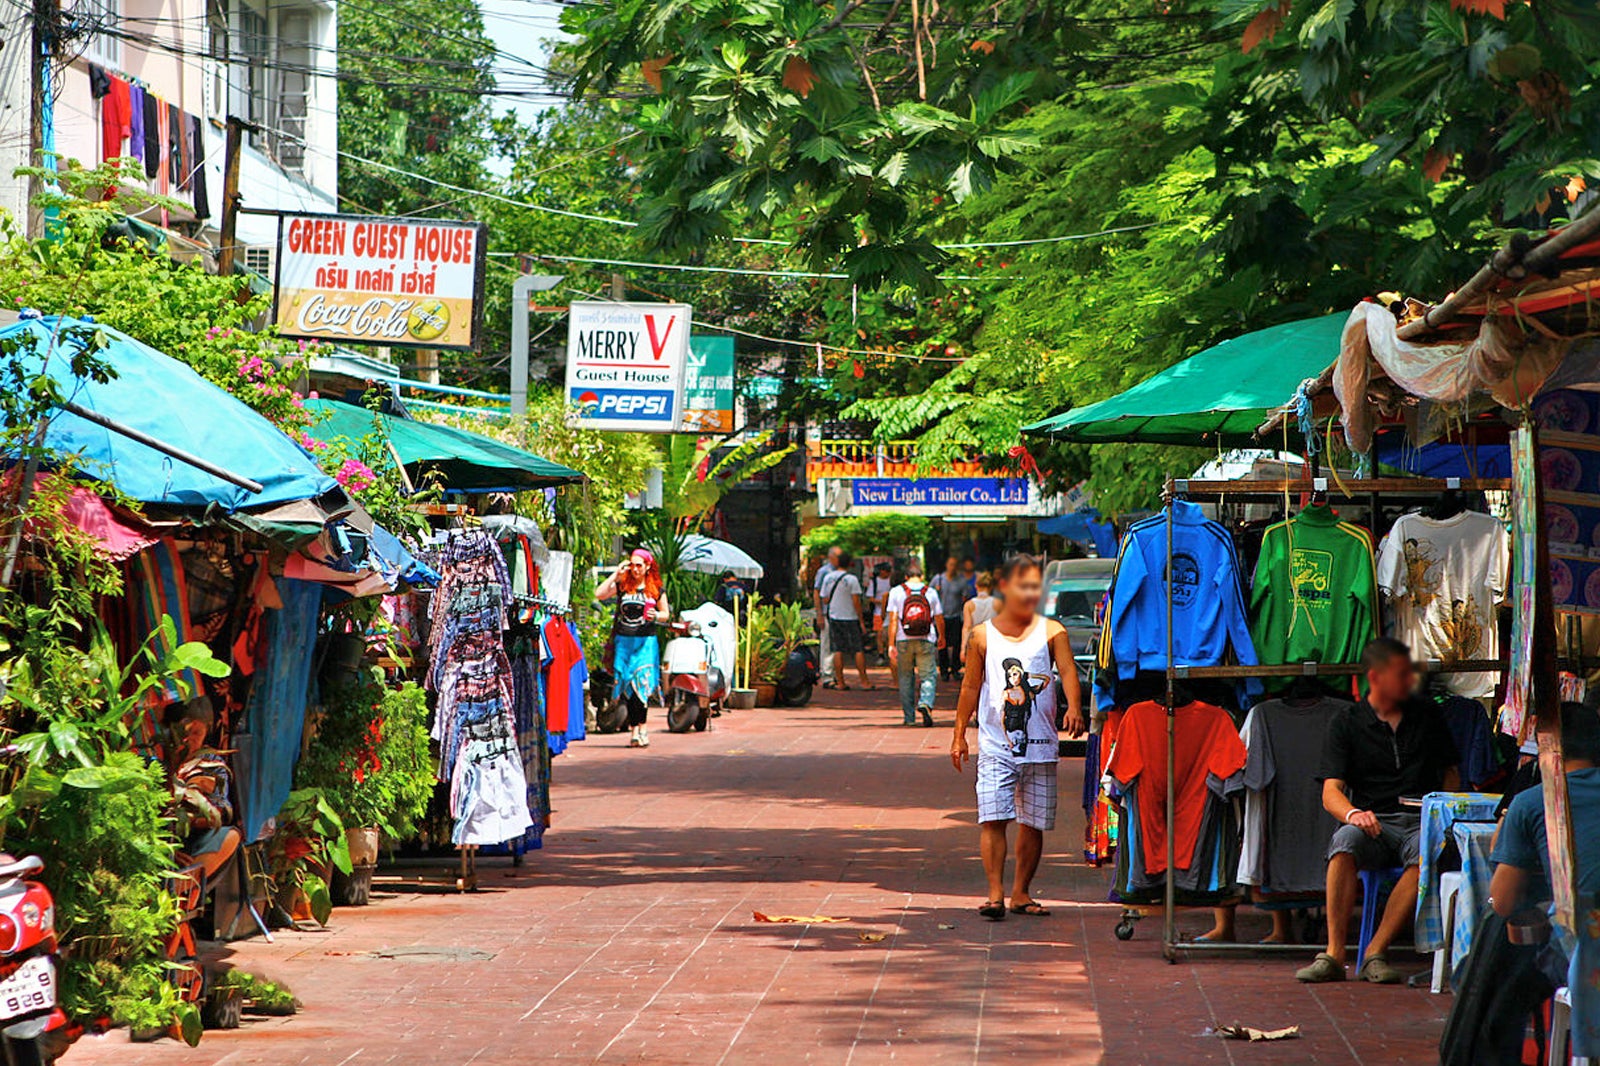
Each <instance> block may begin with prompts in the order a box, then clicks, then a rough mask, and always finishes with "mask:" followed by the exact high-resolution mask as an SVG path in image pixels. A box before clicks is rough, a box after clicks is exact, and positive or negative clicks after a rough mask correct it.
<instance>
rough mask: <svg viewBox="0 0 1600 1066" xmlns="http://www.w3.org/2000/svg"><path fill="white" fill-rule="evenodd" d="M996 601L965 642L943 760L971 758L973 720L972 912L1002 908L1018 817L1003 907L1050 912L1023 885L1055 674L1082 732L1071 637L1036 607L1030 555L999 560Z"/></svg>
mask: <svg viewBox="0 0 1600 1066" xmlns="http://www.w3.org/2000/svg"><path fill="white" fill-rule="evenodd" d="M1000 591H1001V594H1002V596H1003V600H1002V606H1001V607H1000V609H999V610H998V611H997V612H996V614H995V616H994V617H993V618H992V619H991V620H989V621H988V622H986V623H984V624H983V626H981V627H979V628H978V629H976V630H975V631H974V632H973V633H972V636H971V638H970V639H969V641H968V642H967V654H966V675H965V677H964V678H963V679H962V682H961V696H960V699H959V701H958V702H957V704H956V731H955V737H954V739H953V740H952V741H951V744H950V761H951V762H952V763H953V764H955V768H956V770H957V771H958V772H961V771H963V770H965V768H966V763H967V759H968V758H969V757H970V754H969V750H968V747H967V726H968V725H969V724H970V723H971V722H972V719H973V717H974V716H976V717H977V720H978V760H977V762H978V828H979V847H980V850H981V852H982V855H983V871H984V873H985V875H987V877H988V879H989V896H988V899H987V900H986V901H985V903H984V905H983V906H981V907H979V908H978V913H979V914H981V915H982V916H983V917H985V918H988V919H989V920H990V921H996V922H997V921H1000V920H1001V919H1003V918H1005V916H1006V896H1005V865H1006V826H1008V825H1009V824H1010V823H1012V822H1017V823H1018V824H1019V828H1018V829H1017V866H1016V872H1015V874H1014V876H1013V880H1012V884H1011V906H1010V910H1011V913H1012V914H1025V915H1030V916H1042V915H1047V914H1049V913H1050V912H1049V911H1047V910H1046V909H1045V908H1044V907H1042V906H1040V905H1039V904H1038V903H1036V902H1035V901H1034V899H1033V896H1032V895H1030V894H1029V889H1030V887H1031V885H1032V883H1033V875H1034V872H1035V871H1036V870H1038V868H1039V857H1040V856H1041V855H1043V854H1044V831H1045V830H1047V829H1054V828H1055V824H1056V761H1057V759H1058V758H1059V757H1060V750H1061V749H1060V741H1059V740H1058V739H1057V737H1056V692H1057V686H1056V679H1057V678H1065V679H1066V682H1067V683H1066V685H1065V686H1064V688H1065V691H1066V695H1067V713H1066V726H1067V732H1068V734H1069V735H1071V736H1079V735H1080V734H1082V733H1083V703H1082V697H1081V695H1080V693H1079V691H1078V674H1077V667H1076V665H1075V664H1074V662H1073V658H1072V642H1071V640H1070V639H1068V637H1067V631H1066V629H1065V628H1064V627H1063V626H1062V625H1061V623H1059V622H1056V621H1054V620H1052V619H1048V618H1045V617H1043V616H1042V615H1040V614H1039V610H1038V608H1039V598H1040V596H1041V595H1042V594H1043V592H1044V581H1043V574H1042V572H1041V570H1040V568H1039V563H1038V561H1037V560H1035V559H1034V558H1033V557H1032V556H1028V555H1016V556H1012V557H1011V558H1010V559H1008V560H1007V561H1006V563H1005V565H1004V566H1002V567H1001V568H1000Z"/></svg>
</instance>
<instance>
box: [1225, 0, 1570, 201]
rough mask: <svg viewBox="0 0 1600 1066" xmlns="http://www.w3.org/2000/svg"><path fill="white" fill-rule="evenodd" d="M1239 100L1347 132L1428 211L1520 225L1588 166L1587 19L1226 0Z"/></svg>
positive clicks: (1381, 3)
mask: <svg viewBox="0 0 1600 1066" xmlns="http://www.w3.org/2000/svg"><path fill="white" fill-rule="evenodd" d="M1218 11H1219V16H1220V19H1219V21H1220V22H1221V23H1223V24H1225V25H1226V26H1227V28H1229V29H1230V30H1232V31H1233V32H1234V33H1237V34H1238V38H1237V40H1238V44H1239V48H1240V50H1241V52H1243V53H1246V54H1248V56H1249V59H1248V61H1247V62H1243V63H1241V64H1239V65H1238V67H1237V68H1236V73H1235V77H1236V78H1238V79H1240V80H1241V81H1243V82H1244V83H1245V84H1247V85H1248V86H1249V88H1250V89H1252V90H1267V91H1272V89H1271V87H1273V86H1279V87H1281V88H1280V89H1279V90H1278V91H1279V92H1282V93H1295V94H1298V95H1299V96H1300V97H1302V98H1303V99H1304V100H1305V101H1306V102H1307V103H1308V105H1309V106H1310V108H1311V112H1312V114H1313V115H1314V116H1316V117H1317V118H1319V119H1323V120H1332V119H1335V118H1344V119H1346V120H1348V121H1350V122H1352V123H1354V124H1355V125H1356V127H1357V128H1358V129H1359V130H1360V132H1361V134H1362V137H1363V139H1364V140H1365V141H1366V142H1367V143H1368V144H1370V145H1371V147H1372V149H1373V151H1372V152H1371V154H1370V155H1368V156H1367V157H1366V159H1365V160H1364V165H1365V166H1366V167H1367V168H1368V170H1369V172H1375V171H1377V170H1379V169H1381V168H1383V167H1385V166H1387V165H1388V164H1390V163H1391V162H1396V161H1398V162H1402V163H1404V165H1405V166H1406V167H1407V168H1408V169H1409V170H1410V171H1411V172H1412V173H1414V174H1416V175H1417V176H1418V178H1419V179H1421V180H1425V181H1427V182H1429V183H1437V189H1436V198H1437V201H1438V204H1437V207H1438V212H1437V213H1438V214H1439V215H1441V216H1444V217H1446V218H1450V219H1454V220H1477V219H1482V218H1486V217H1487V218H1491V219H1493V220H1495V221H1496V222H1501V223H1507V224H1519V220H1520V224H1534V223H1535V222H1536V221H1542V219H1539V220H1536V219H1535V218H1533V217H1528V216H1547V215H1548V214H1549V213H1550V212H1551V211H1552V209H1555V210H1558V211H1559V210H1560V208H1561V201H1562V196H1561V193H1562V192H1564V191H1567V190H1569V189H1570V191H1571V195H1572V196H1574V197H1576V195H1577V194H1578V193H1579V192H1581V191H1582V189H1583V187H1584V183H1585V180H1586V179H1587V178H1588V177H1592V176H1593V175H1594V173H1595V171H1596V169H1597V165H1596V162H1595V160H1596V155H1597V149H1600V141H1597V140H1596V136H1595V133H1594V131H1595V129H1596V123H1597V121H1600V91H1597V84H1596V68H1595V65H1594V57H1595V55H1596V52H1597V49H1600V11H1597V10H1596V9H1595V7H1594V5H1592V4H1585V3H1577V2H1574V0H1548V2H1546V0H1540V2H1539V3H1537V4H1534V3H1521V2H1518V0H1424V2H1411V0H1406V2H1401V0H1375V2H1372V3H1367V4H1355V3H1350V2H1342V3H1341V2H1334V0H1273V2H1271V3H1264V2H1261V0H1229V2H1224V3H1221V4H1220V5H1219V8H1218Z"/></svg>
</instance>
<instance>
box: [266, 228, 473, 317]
mask: <svg viewBox="0 0 1600 1066" xmlns="http://www.w3.org/2000/svg"><path fill="white" fill-rule="evenodd" d="M485 236H486V227H485V226H484V225H483V224H482V223H478V222H441V221H436V220H433V219H415V218H383V217H378V216H370V215H315V214H313V215H296V214H286V215H281V216H279V220H278V254H277V259H276V263H277V278H276V290H277V298H276V301H275V302H274V304H273V310H274V316H275V321H276V322H277V324H278V331H279V332H280V333H282V334H283V335H284V336H286V337H303V338H307V339H312V340H321V341H330V342H334V343H339V344H383V345H391V346H411V347H420V348H457V349H471V348H476V347H477V345H478V337H479V331H480V324H481V322H482V318H483V269H484V252H485V245H486V243H487V242H486V240H485Z"/></svg>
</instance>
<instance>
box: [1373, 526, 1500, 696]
mask: <svg viewBox="0 0 1600 1066" xmlns="http://www.w3.org/2000/svg"><path fill="white" fill-rule="evenodd" d="M1510 568H1511V548H1510V542H1509V535H1508V534H1507V532H1506V527H1505V526H1504V525H1502V524H1501V522H1500V520H1499V519H1497V518H1494V517H1492V516H1490V515H1486V514H1480V513H1479V512H1477V511H1463V512H1461V513H1460V514H1458V515H1453V516H1451V517H1450V518H1446V519H1444V520H1442V521H1441V520H1436V519H1432V518H1428V517H1426V516H1425V515H1421V514H1406V515H1401V516H1400V518H1399V519H1398V520H1396V522H1395V524H1394V528H1393V529H1391V530H1390V531H1389V535H1388V536H1387V537H1385V538H1384V541H1383V543H1382V544H1381V545H1380V546H1379V549H1378V587H1379V588H1381V589H1383V591H1384V593H1385V594H1387V595H1388V596H1389V597H1390V599H1391V601H1392V602H1391V606H1392V608H1393V615H1394V624H1393V626H1392V630H1393V631H1392V632H1391V634H1390V635H1391V636H1393V637H1394V638H1395V639H1397V640H1400V641H1403V642H1404V643H1406V644H1408V645H1410V646H1411V654H1412V655H1413V656H1414V657H1415V658H1416V659H1418V660H1419V661H1438V662H1444V663H1448V662H1457V661H1460V660H1463V659H1498V658H1499V657H1500V627H1499V625H1498V622H1497V619H1496V617H1495V608H1496V607H1497V606H1499V605H1500V604H1501V603H1503V602H1504V601H1505V597H1506V585H1507V583H1508V575H1509V571H1510ZM1441 680H1442V681H1443V682H1444V685H1445V687H1446V688H1448V689H1449V690H1450V691H1451V692H1454V693H1456V694H1457V695H1460V696H1468V697H1472V698H1477V697H1480V696H1489V695H1492V694H1493V693H1494V689H1495V684H1496V682H1497V681H1498V680H1499V675H1498V674H1495V673H1481V674H1476V673H1475V674H1445V675H1443V677H1442V679H1441Z"/></svg>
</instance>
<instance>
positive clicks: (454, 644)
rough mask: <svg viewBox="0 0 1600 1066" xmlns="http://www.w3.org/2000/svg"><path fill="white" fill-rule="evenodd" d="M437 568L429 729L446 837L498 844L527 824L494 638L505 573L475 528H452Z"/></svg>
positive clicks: (511, 714) (505, 666) (502, 623)
mask: <svg viewBox="0 0 1600 1066" xmlns="http://www.w3.org/2000/svg"><path fill="white" fill-rule="evenodd" d="M439 570H440V573H441V575H442V579H441V581H440V584H439V587H438V590H437V591H436V592H435V594H434V596H433V602H432V606H431V619H430V623H431V624H430V632H429V637H430V640H431V641H432V647H433V656H432V665H431V667H430V669H429V672H428V681H429V684H430V685H431V686H432V687H433V689H434V691H435V692H436V693H437V694H438V699H437V705H436V707H435V709H434V722H433V730H432V732H433V737H434V739H435V740H437V741H438V743H439V751H440V767H439V775H440V778H441V780H444V781H447V782H449V785H450V815H451V817H452V818H453V819H454V820H455V829H454V832H453V834H452V837H451V839H452V841H453V842H454V843H455V844H457V845H480V844H498V843H501V842H503V841H507V840H511V839H512V838H514V837H518V836H521V835H522V834H523V832H524V831H525V830H527V829H528V827H529V826H531V825H532V824H533V819H532V817H531V816H530V814H529V813H528V799H527V791H528V785H527V780H526V778H525V776H524V773H523V760H522V754H521V752H520V751H519V749H518V746H517V735H516V720H515V709H514V708H515V697H514V691H513V680H512V672H511V661H510V658H509V657H508V656H507V654H506V647H505V642H504V637H503V633H504V630H505V628H506V624H507V612H508V608H509V607H510V602H511V575H510V574H509V573H508V572H507V570H506V565H505V557H504V556H503V555H502V554H501V552H500V547H499V545H498V544H496V543H495V540H494V538H493V537H492V536H491V535H490V534H488V533H487V532H485V531H483V530H469V531H466V532H453V533H452V534H451V535H450V538H449V539H448V540H447V541H446V543H445V545H444V548H443V550H442V551H441V552H440V556H439Z"/></svg>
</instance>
